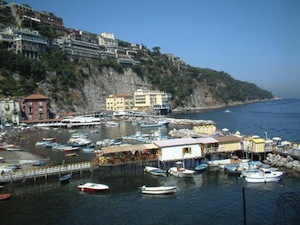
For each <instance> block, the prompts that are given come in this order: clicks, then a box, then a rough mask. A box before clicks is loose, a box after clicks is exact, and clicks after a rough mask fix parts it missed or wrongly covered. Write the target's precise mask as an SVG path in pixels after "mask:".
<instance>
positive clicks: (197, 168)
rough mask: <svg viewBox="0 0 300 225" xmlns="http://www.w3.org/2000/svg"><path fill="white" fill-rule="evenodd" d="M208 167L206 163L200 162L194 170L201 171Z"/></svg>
mask: <svg viewBox="0 0 300 225" xmlns="http://www.w3.org/2000/svg"><path fill="white" fill-rule="evenodd" d="M207 167H208V164H207V163H201V164H199V165H198V166H196V167H195V171H196V172H202V171H205V170H206V169H207Z"/></svg>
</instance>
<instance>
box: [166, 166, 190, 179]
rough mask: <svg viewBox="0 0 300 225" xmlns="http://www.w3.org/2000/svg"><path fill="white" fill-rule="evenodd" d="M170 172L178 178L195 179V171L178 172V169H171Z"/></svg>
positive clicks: (184, 170)
mask: <svg viewBox="0 0 300 225" xmlns="http://www.w3.org/2000/svg"><path fill="white" fill-rule="evenodd" d="M168 172H169V174H171V175H173V176H176V177H194V174H195V171H193V170H188V169H183V170H178V169H177V167H171V168H170V169H169V171H168Z"/></svg>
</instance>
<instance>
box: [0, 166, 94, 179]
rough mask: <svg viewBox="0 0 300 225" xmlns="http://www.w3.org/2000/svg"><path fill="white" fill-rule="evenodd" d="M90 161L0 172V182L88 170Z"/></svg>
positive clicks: (90, 168)
mask: <svg viewBox="0 0 300 225" xmlns="http://www.w3.org/2000/svg"><path fill="white" fill-rule="evenodd" d="M92 169H93V164H92V162H82V163H73V164H66V165H59V166H51V167H43V168H38V169H30V170H18V171H15V172H11V173H4V174H0V183H7V182H14V181H25V180H26V179H33V180H34V181H35V180H36V179H37V178H39V177H45V179H47V177H48V176H52V175H58V176H60V175H61V174H65V173H73V172H80V173H82V172H83V171H86V170H90V171H92Z"/></svg>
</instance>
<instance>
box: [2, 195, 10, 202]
mask: <svg viewBox="0 0 300 225" xmlns="http://www.w3.org/2000/svg"><path fill="white" fill-rule="evenodd" d="M10 197H11V194H8V193H7V194H0V201H1V200H6V199H9V198H10Z"/></svg>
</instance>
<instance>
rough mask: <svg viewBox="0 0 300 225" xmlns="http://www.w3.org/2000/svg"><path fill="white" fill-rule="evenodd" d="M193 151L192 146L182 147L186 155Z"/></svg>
mask: <svg viewBox="0 0 300 225" xmlns="http://www.w3.org/2000/svg"><path fill="white" fill-rule="evenodd" d="M191 153H192V148H191V147H185V148H182V154H183V155H185V154H191Z"/></svg>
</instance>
